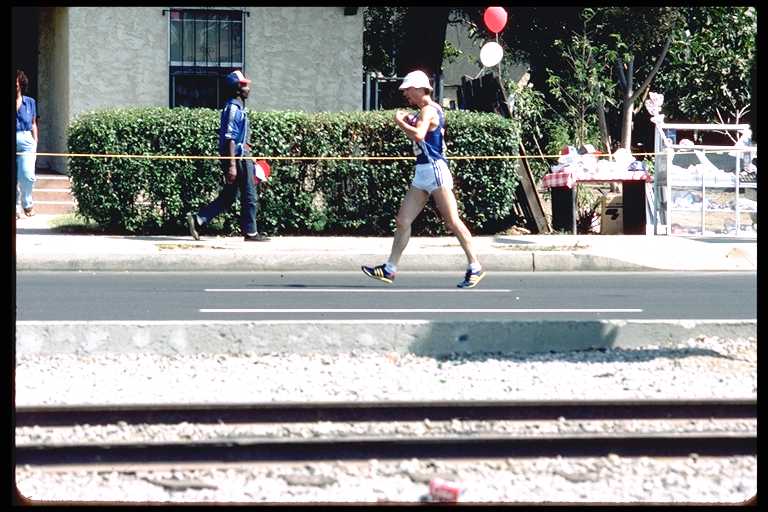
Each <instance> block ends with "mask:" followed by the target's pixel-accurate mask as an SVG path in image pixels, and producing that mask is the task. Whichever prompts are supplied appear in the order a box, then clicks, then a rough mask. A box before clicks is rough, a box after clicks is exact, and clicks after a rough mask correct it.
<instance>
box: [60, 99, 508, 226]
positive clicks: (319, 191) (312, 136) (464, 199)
mask: <svg viewBox="0 0 768 512" xmlns="http://www.w3.org/2000/svg"><path fill="white" fill-rule="evenodd" d="M248 115H249V120H250V125H251V131H252V135H251V143H252V146H253V154H254V155H255V156H281V157H287V156H297V157H298V156H332V157H338V156H412V155H413V153H412V149H411V142H410V141H409V140H408V139H407V138H406V137H405V135H404V134H403V133H402V131H400V130H399V129H398V128H397V127H396V125H395V123H394V121H393V115H394V113H393V112H392V111H374V112H349V113H346V112H343V113H317V114H310V113H303V112H249V114H248ZM446 121H447V133H446V144H447V147H448V157H449V161H450V167H451V171H452V173H453V177H454V191H455V193H456V197H457V200H458V202H459V210H460V212H461V216H462V218H463V219H464V220H465V222H466V223H467V225H468V226H469V228H470V230H471V231H472V232H473V233H476V234H488V233H494V232H497V231H498V230H499V229H503V228H505V227H507V226H508V225H510V224H511V223H514V222H516V221H518V220H519V219H517V218H516V217H515V214H514V209H513V201H514V191H515V188H516V187H517V174H516V171H515V169H516V165H517V160H456V159H454V160H450V157H451V156H459V155H468V156H474V155H516V154H517V148H518V141H519V128H518V125H517V124H516V123H515V122H513V121H511V120H509V119H504V118H502V117H500V116H498V115H496V114H483V113H473V112H463V111H449V112H447V114H446ZM218 124H219V112H218V111H216V110H211V109H186V108H175V109H168V108H131V109H115V110H108V111H97V112H89V113H86V114H83V115H81V116H79V117H78V118H76V119H75V120H74V121H73V122H72V124H71V125H70V126H69V129H68V146H69V151H70V152H71V153H94V154H113V155H124V154H125V155H127V154H131V155H189V156H195V155H207V156H214V155H216V154H217V144H218V135H217V131H218ZM267 160H269V159H267ZM270 166H271V168H272V178H271V180H270V182H269V184H266V185H261V186H260V191H259V211H258V214H257V222H258V226H259V229H260V230H261V231H265V232H267V233H269V234H272V235H298V234H304V235H306V234H323V235H387V236H388V235H391V234H392V233H393V231H394V227H395V220H394V219H395V215H396V213H397V210H398V208H399V205H400V202H401V201H402V199H403V196H404V195H405V192H406V190H407V189H408V186H409V184H410V180H411V178H412V176H413V167H414V159H408V160H368V161H364V160H324V161H317V160H315V161H313V160H271V161H270ZM69 170H70V176H71V178H72V192H73V195H74V196H75V198H76V199H77V203H78V209H79V213H80V214H81V215H82V216H83V217H85V218H87V219H90V220H93V221H95V222H97V223H98V224H99V225H101V226H103V227H106V228H112V229H116V230H118V231H122V232H127V233H144V234H147V233H181V232H183V231H184V215H185V214H186V212H188V211H195V210H197V209H198V208H199V207H200V206H202V205H204V204H206V203H208V202H209V201H211V200H212V199H213V198H214V197H215V196H216V194H217V193H218V191H219V188H220V183H221V172H220V170H219V164H218V161H217V160H214V159H211V160H185V159H167V160H158V159H138V158H94V157H71V158H70V161H69ZM430 206H431V207H428V208H426V209H425V212H424V213H423V214H422V215H420V216H419V218H418V219H417V220H416V222H415V223H414V226H413V234H414V235H440V234H445V230H444V228H443V226H442V222H441V221H440V219H439V216H438V214H437V211H436V209H435V208H434V206H433V205H431V204H430ZM238 211H239V209H238V205H237V203H235V205H233V207H232V209H231V211H229V212H226V213H224V214H222V215H220V216H219V217H218V218H217V219H215V220H214V221H212V223H211V224H210V225H209V226H206V228H204V230H205V231H206V232H208V233H223V234H238V233H239V227H238Z"/></svg>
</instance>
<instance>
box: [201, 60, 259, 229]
mask: <svg viewBox="0 0 768 512" xmlns="http://www.w3.org/2000/svg"><path fill="white" fill-rule="evenodd" d="M225 81H226V84H227V87H228V88H229V91H230V98H229V99H228V100H227V102H226V103H225V104H224V108H223V109H222V111H221V123H220V125H219V155H221V156H226V157H249V156H250V154H251V152H250V151H251V146H250V144H249V143H248V141H249V140H250V130H249V128H248V115H247V112H246V110H245V100H246V99H247V98H248V94H249V93H250V91H251V88H250V87H249V84H250V83H251V81H250V80H249V79H248V78H246V76H245V75H244V74H243V73H242V71H240V70H235V71H233V72H232V73H230V74H228V75H227V77H226V79H225ZM220 162H221V170H222V172H223V173H224V187H223V188H222V190H221V192H219V195H218V197H216V199H214V200H213V202H211V203H209V204H208V205H206V206H204V207H203V208H201V209H200V210H199V211H198V212H197V213H196V214H194V213H191V212H190V213H188V214H187V227H188V228H189V234H190V235H192V237H193V238H194V239H195V240H200V235H199V233H198V229H199V228H200V227H201V226H203V225H204V224H206V223H208V222H210V220H211V219H213V218H214V217H216V216H217V215H218V214H220V213H221V212H223V211H226V210H228V209H229V207H230V206H232V203H233V202H234V201H235V199H236V198H237V196H238V195H239V196H240V228H241V229H242V232H243V236H244V239H245V241H246V242H264V241H267V240H269V237H267V236H266V235H264V234H261V233H259V232H258V230H257V229H256V210H257V208H258V195H257V191H256V185H255V183H254V180H253V175H254V165H253V162H252V161H251V159H250V158H240V159H233V158H222V159H221V160H220Z"/></svg>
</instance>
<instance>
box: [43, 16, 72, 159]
mask: <svg viewBox="0 0 768 512" xmlns="http://www.w3.org/2000/svg"><path fill="white" fill-rule="evenodd" d="M39 49H40V56H39V60H38V98H36V99H37V104H38V114H39V115H40V122H39V125H38V128H39V130H40V143H39V145H38V148H37V150H38V151H39V152H41V153H61V152H65V151H66V147H67V138H66V129H67V125H68V124H69V119H70V117H69V113H70V101H69V99H70V94H69V90H70V87H69V16H68V9H66V8H62V7H44V8H41V9H40V40H39ZM37 164H38V166H39V167H48V168H51V169H54V170H56V171H59V172H65V170H66V159H64V158H61V157H38V162H37Z"/></svg>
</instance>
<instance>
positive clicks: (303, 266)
mask: <svg viewBox="0 0 768 512" xmlns="http://www.w3.org/2000/svg"><path fill="white" fill-rule="evenodd" d="M55 217H56V216H55V215H42V214H38V215H36V216H35V217H31V218H22V219H19V220H17V221H16V241H15V242H16V244H15V249H16V269H17V270H145V271H150V270H151V271H161V270H169V271H170V270H181V271H193V270H201V271H202V270H216V271H225V270H231V271H258V270H262V271H267V270H271V271H289V270H291V271H299V270H305V271H321V270H328V271H341V270H347V271H355V270H359V268H360V265H375V264H379V263H382V262H383V261H384V260H385V259H386V257H387V255H388V254H389V250H390V247H391V244H392V237H293V236H285V237H273V238H272V240H271V241H269V242H244V241H243V239H242V238H241V237H215V236H205V235H203V236H202V239H201V240H199V241H196V240H194V239H192V237H190V236H113V235H87V234H62V233H58V232H57V231H55V230H53V229H51V228H50V222H51V221H52V220H53V219H54V218H55ZM474 243H475V248H476V250H477V253H478V257H479V259H480V262H481V263H482V264H483V266H484V267H485V268H486V269H487V270H489V271H521V272H529V271H648V270H668V271H686V270H687V271H733V270H736V271H755V270H757V241H756V239H754V238H753V239H747V238H743V239H735V238H700V239H696V238H683V237H675V236H640V235H604V236H600V235H520V236H510V235H497V236H477V237H475V238H474ZM465 266H466V259H465V257H464V253H463V251H462V250H461V247H460V245H459V243H458V241H457V240H456V238H454V237H439V238H427V237H414V238H411V241H410V243H409V244H408V247H407V248H406V250H405V252H404V254H403V257H402V259H401V261H400V265H399V270H400V271H404V272H408V271H420V270H454V271H461V270H463V269H464V267H465Z"/></svg>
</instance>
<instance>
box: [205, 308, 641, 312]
mask: <svg viewBox="0 0 768 512" xmlns="http://www.w3.org/2000/svg"><path fill="white" fill-rule="evenodd" d="M199 311H200V313H642V311H643V310H642V309H382V308H376V309H315V308H307V309H200V310H199Z"/></svg>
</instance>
